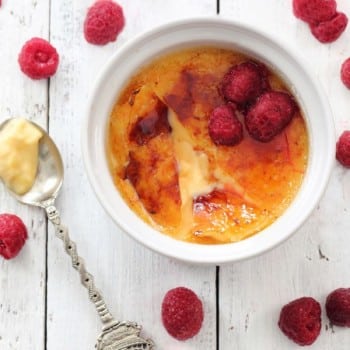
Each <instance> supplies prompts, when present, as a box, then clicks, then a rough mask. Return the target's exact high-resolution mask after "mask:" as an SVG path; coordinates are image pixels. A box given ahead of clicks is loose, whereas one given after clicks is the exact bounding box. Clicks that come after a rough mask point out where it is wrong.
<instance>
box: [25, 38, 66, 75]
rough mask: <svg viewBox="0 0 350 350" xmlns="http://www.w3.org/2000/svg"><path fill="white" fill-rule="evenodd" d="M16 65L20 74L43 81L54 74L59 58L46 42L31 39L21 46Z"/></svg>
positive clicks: (39, 39)
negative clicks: (20, 71)
mask: <svg viewBox="0 0 350 350" xmlns="http://www.w3.org/2000/svg"><path fill="white" fill-rule="evenodd" d="M18 63H19V66H20V68H21V70H22V72H23V73H24V74H26V75H27V76H28V77H30V78H32V79H44V78H49V77H51V76H52V75H54V74H55V73H56V70H57V67H58V63H59V56H58V53H57V51H56V49H55V48H54V47H53V46H52V45H51V44H50V43H49V42H48V41H46V40H44V39H41V38H32V39H30V40H28V41H27V42H26V43H25V44H24V45H23V47H22V50H21V52H20V54H19V56H18Z"/></svg>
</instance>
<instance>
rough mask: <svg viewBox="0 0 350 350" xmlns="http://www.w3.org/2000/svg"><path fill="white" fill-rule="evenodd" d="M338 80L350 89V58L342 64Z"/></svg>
mask: <svg viewBox="0 0 350 350" xmlns="http://www.w3.org/2000/svg"><path fill="white" fill-rule="evenodd" d="M340 78H341V81H342V82H343V84H344V85H345V86H346V87H347V88H348V89H350V58H348V59H346V60H345V61H344V62H343V64H342V66H341V70H340Z"/></svg>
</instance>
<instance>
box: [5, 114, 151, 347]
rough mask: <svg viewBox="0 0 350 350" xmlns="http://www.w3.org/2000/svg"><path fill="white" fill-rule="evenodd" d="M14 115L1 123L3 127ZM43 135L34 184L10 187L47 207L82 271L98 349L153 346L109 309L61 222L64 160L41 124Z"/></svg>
mask: <svg viewBox="0 0 350 350" xmlns="http://www.w3.org/2000/svg"><path fill="white" fill-rule="evenodd" d="M10 120H12V119H8V120H5V121H4V122H3V123H2V124H0V132H1V130H2V128H3V127H4V126H5V125H6V124H7V123H8V122H9V121H10ZM28 121H29V120H28ZM29 122H30V123H32V124H33V125H34V126H35V127H36V128H38V129H39V130H40V131H41V132H42V134H43V136H42V138H41V139H40V143H39V164H38V171H37V175H36V179H35V182H34V185H33V186H32V188H31V189H30V190H29V191H28V192H27V193H25V194H24V195H18V194H16V193H14V192H13V191H11V190H10V189H9V188H7V190H8V191H9V192H10V193H11V194H12V195H13V196H14V197H15V198H16V199H17V200H18V201H19V202H21V203H24V204H28V205H33V206H37V207H41V208H44V209H45V211H46V214H47V217H48V219H49V220H50V221H51V222H52V224H53V225H54V227H55V233H56V236H57V237H58V238H60V239H61V240H62V241H63V243H64V248H65V250H66V252H67V253H68V255H69V256H70V257H71V259H72V265H73V267H74V268H75V269H76V270H78V271H79V274H80V280H81V283H82V284H83V286H84V287H85V288H86V289H87V290H88V292H89V298H90V300H91V301H92V302H93V303H94V304H95V307H96V310H97V313H98V315H99V316H100V319H101V322H102V325H103V328H102V333H101V335H100V336H99V337H98V339H97V343H96V346H95V347H96V349H97V350H152V349H153V348H154V345H153V342H152V341H151V340H150V339H144V338H142V337H141V336H140V332H141V326H139V325H137V324H136V323H134V322H128V321H123V322H120V321H117V320H115V319H114V317H113V316H112V314H111V313H110V312H109V310H108V308H107V306H106V303H105V301H104V300H103V297H102V295H101V293H100V292H99V291H98V290H97V289H96V287H95V284H94V278H93V276H92V275H91V274H90V273H89V272H87V271H86V269H85V264H84V260H83V259H82V258H81V257H80V256H78V253H77V249H76V244H75V243H74V242H73V241H71V239H70V238H69V235H68V230H67V228H66V227H65V226H63V225H62V224H61V218H60V215H59V212H58V210H57V209H56V207H55V200H56V198H57V195H58V192H59V190H60V188H61V187H62V183H63V163H62V158H61V155H60V153H59V151H58V149H57V147H56V145H55V143H54V142H53V140H52V139H51V137H50V136H49V135H48V133H47V132H46V131H45V130H44V129H42V128H41V127H40V126H39V125H37V124H35V123H33V122H31V121H29Z"/></svg>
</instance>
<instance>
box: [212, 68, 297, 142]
mask: <svg viewBox="0 0 350 350" xmlns="http://www.w3.org/2000/svg"><path fill="white" fill-rule="evenodd" d="M267 76H268V71H267V69H266V68H265V67H264V66H263V65H262V64H258V63H256V62H253V61H246V62H243V63H240V64H238V65H234V66H233V67H231V68H230V69H229V70H228V72H227V73H226V74H225V76H224V77H223V80H222V82H221V86H220V87H219V91H220V92H221V95H222V97H223V98H224V100H225V101H226V103H225V104H224V105H222V106H219V107H217V108H215V109H214V110H213V111H212V113H211V115H210V118H209V123H208V132H209V136H210V137H211V139H212V141H213V142H214V143H215V144H216V145H225V146H234V145H237V144H238V143H240V142H241V141H242V139H243V126H242V123H241V121H240V120H239V119H238V117H237V111H240V112H241V114H242V115H243V116H244V123H245V127H246V130H247V132H248V133H249V135H250V136H251V137H252V138H254V139H255V140H257V141H260V142H269V141H271V140H272V139H273V138H274V137H275V136H276V135H278V134H279V133H280V132H282V130H283V129H284V128H285V127H286V126H287V125H288V124H289V123H290V121H291V120H292V118H293V116H294V114H295V112H296V111H297V104H296V103H295V101H294V100H293V98H292V97H291V96H290V95H289V94H288V93H286V92H282V91H273V90H271V88H270V86H269V82H268V79H267Z"/></svg>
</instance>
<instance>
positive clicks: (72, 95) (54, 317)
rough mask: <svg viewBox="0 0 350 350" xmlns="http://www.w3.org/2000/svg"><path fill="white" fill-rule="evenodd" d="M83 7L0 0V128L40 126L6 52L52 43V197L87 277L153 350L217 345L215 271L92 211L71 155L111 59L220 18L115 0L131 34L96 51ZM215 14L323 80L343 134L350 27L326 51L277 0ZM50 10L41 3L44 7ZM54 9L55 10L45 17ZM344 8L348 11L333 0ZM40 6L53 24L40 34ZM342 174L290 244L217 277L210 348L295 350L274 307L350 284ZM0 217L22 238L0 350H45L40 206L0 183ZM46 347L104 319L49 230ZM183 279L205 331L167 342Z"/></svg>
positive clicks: (152, 0) (3, 283) (80, 336)
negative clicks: (14, 122)
mask: <svg viewBox="0 0 350 350" xmlns="http://www.w3.org/2000/svg"><path fill="white" fill-rule="evenodd" d="M91 2H92V1H90V0H89V1H88V0H84V1H83V0H81V1H79V2H78V1H73V0H61V1H59V0H51V5H50V1H46V0H33V1H10V0H3V6H2V7H1V8H0V44H1V51H0V77H1V80H0V86H1V87H2V89H1V94H0V120H3V119H5V118H6V117H8V116H14V115H23V116H27V117H31V118H32V119H33V120H34V121H36V122H38V123H40V124H41V125H42V126H44V127H45V126H46V117H47V107H48V104H47V97H48V86H47V82H46V81H35V82H33V81H31V80H30V79H28V78H26V77H24V76H23V75H22V73H21V72H20V71H19V68H18V65H17V62H16V58H17V55H18V52H19V50H20V47H21V45H22V44H23V42H24V41H25V40H27V39H28V38H30V37H32V36H41V37H44V38H45V37H48V33H49V29H50V34H51V41H52V43H53V44H54V45H55V46H56V47H57V49H58V51H59V53H60V56H61V63H60V67H59V70H58V72H57V74H56V76H55V77H54V78H53V79H51V82H50V111H49V112H50V123H49V129H50V132H51V134H52V136H53V137H54V139H55V140H56V141H57V144H58V146H59V148H60V149H61V151H62V155H63V159H64V163H65V174H66V178H65V182H64V187H63V190H62V194H61V196H60V198H59V201H58V203H57V204H58V206H59V207H60V209H61V213H62V217H63V221H64V222H65V223H66V224H67V225H68V226H69V229H70V233H71V236H72V238H73V240H75V241H76V242H77V244H78V250H79V252H80V253H81V255H82V256H84V257H85V260H86V264H87V267H88V269H89V270H90V271H91V272H92V273H93V274H94V275H96V283H97V284H98V286H100V288H101V290H102V292H103V294H104V296H105V298H106V301H107V302H108V304H109V305H110V308H111V310H112V312H113V313H114V314H115V315H116V316H117V317H118V318H120V319H130V320H135V321H138V322H139V323H141V324H143V325H144V327H145V332H146V333H147V334H148V335H150V336H152V338H153V339H154V340H155V341H156V343H157V345H158V348H159V349H167V350H180V349H181V350H190V349H193V350H194V349H195V350H197V349H205V350H212V349H216V334H215V332H216V330H215V328H216V324H215V323H216V322H215V318H216V310H215V268H214V267H201V268H199V267H195V266H190V265H185V264H182V263H178V262H175V261H172V260H169V259H167V258H164V257H161V256H159V255H157V254H154V253H152V252H150V251H148V250H147V249H145V248H143V247H141V246H139V245H138V244H137V243H135V242H134V241H133V240H131V239H130V238H128V237H127V236H126V235H125V234H124V233H122V232H121V231H120V230H119V229H117V228H116V227H115V226H114V224H113V223H112V222H111V220H110V219H109V218H108V217H107V215H106V214H105V213H104V212H103V210H102V209H101V207H100V205H99V204H98V203H97V200H96V199H95V196H94V194H93V193H92V191H91V189H90V186H89V185H88V183H87V179H86V177H85V173H84V169H83V165H82V161H81V156H80V143H79V140H80V126H81V122H82V118H84V107H85V102H86V98H87V96H88V93H89V91H90V89H91V87H92V84H93V81H94V79H95V78H96V76H97V73H98V71H99V69H100V67H101V66H102V65H103V64H104V63H105V62H106V60H107V59H108V57H110V55H111V54H112V53H113V52H114V51H115V50H116V49H117V48H118V47H120V45H122V44H123V43H124V42H126V41H127V40H129V39H131V38H132V37H134V36H135V35H136V34H138V33H139V32H142V31H144V30H147V29H149V28H152V27H154V26H156V25H158V24H160V23H165V22H167V21H170V20H172V19H178V18H184V17H189V16H200V15H209V16H210V15H212V16H216V0H193V1H186V0H178V1H170V0H135V1H127V0H123V1H120V2H121V4H122V5H123V7H124V10H125V15H126V19H127V26H126V28H125V30H124V31H123V33H122V34H121V36H120V38H119V39H118V41H117V42H116V43H113V44H109V45H107V46H104V47H98V46H92V45H89V44H87V43H86V42H85V40H84V38H83V34H82V25H83V19H84V16H85V13H86V8H87V7H88V6H89V5H90V4H91ZM220 3H221V6H220V7H221V11H220V12H221V13H220V16H222V17H225V18H232V19H236V20H240V21H242V22H245V23H250V24H254V25H255V26H256V27H258V28H260V29H262V30H264V31H265V32H267V33H270V34H273V35H275V36H277V37H278V38H279V39H280V40H281V41H284V42H286V44H288V45H292V46H294V47H295V50H296V51H297V52H299V53H300V54H301V55H303V56H304V57H305V58H306V60H307V61H309V63H310V64H311V66H312V69H314V71H315V73H316V74H317V75H318V76H319V78H320V81H321V84H322V85H323V86H324V88H325V89H326V92H327V94H328V96H329V98H330V103H331V106H332V109H333V112H334V118H335V122H336V129H337V133H338V134H339V133H340V132H341V131H342V130H343V129H344V128H350V119H349V116H348V115H347V113H348V110H349V109H350V108H349V107H350V105H349V104H350V99H349V91H348V90H346V89H345V88H344V87H343V86H342V84H341V83H340V80H339V68H340V65H341V62H342V61H343V60H344V59H345V58H346V57H348V56H350V47H349V46H348V45H347V42H348V41H349V35H350V34H349V30H347V31H346V32H345V33H344V34H343V36H342V37H341V38H340V39H339V40H338V41H337V42H336V43H334V44H331V45H322V44H320V43H318V42H317V41H316V40H315V39H314V38H313V37H312V36H311V34H310V33H309V30H308V28H307V26H306V25H305V24H304V23H302V22H300V21H298V20H296V19H295V18H294V17H293V16H292V13H291V2H289V1H285V0H266V1H261V0H249V1H244V0H235V1H232V0H220ZM49 5H50V6H49ZM50 7H51V9H50ZM338 8H339V9H340V10H342V11H345V12H346V13H347V14H350V4H349V3H348V2H346V1H345V0H338ZM49 12H50V13H51V21H50V22H51V24H50V28H49ZM349 184H350V173H349V172H347V171H346V170H344V169H343V168H341V167H340V166H339V165H335V169H334V172H333V176H332V179H331V181H330V184H329V187H328V190H327V192H326V194H325V196H324V198H323V200H322V201H321V203H320V206H319V208H318V209H317V210H316V211H315V212H314V213H313V215H312V217H311V218H310V219H309V220H308V221H307V223H306V224H305V225H304V226H303V227H302V228H301V229H300V230H299V232H298V233H297V234H296V235H295V236H294V237H293V238H292V239H290V240H289V241H288V242H286V243H285V244H283V245H282V246H280V247H278V248H277V249H275V250H273V251H271V252H269V253H267V254H265V255H264V256H261V257H258V258H255V259H252V260H250V261H246V262H242V263H237V264H234V265H231V266H230V265H228V266H222V267H221V269H220V289H219V298H220V349H222V350H227V349H239V350H251V349H261V350H265V349H276V350H277V349H278V350H279V349H286V350H287V349H295V348H296V346H295V345H294V344H293V343H292V342H290V341H289V340H288V339H286V338H285V337H284V336H283V335H282V334H281V332H280V331H279V330H278V328H277V326H276V323H277V319H278V314H279V310H280V308H281V306H282V305H283V304H284V303H287V302H288V301H290V300H292V299H295V298H297V297H300V296H303V295H310V296H313V297H315V298H316V299H318V300H320V302H321V303H322V304H324V301H325V297H326V295H327V293H328V292H330V291H331V290H332V289H334V288H337V287H340V286H345V287H349V285H350V277H349V273H348V268H347V267H348V266H349V263H350V255H349V254H348V246H349V244H350V236H349V234H348V231H349V229H350V223H349V220H348V212H349V211H350V204H348V203H349V202H350V185H349ZM0 211H1V212H14V213H17V214H18V215H20V216H21V217H22V218H23V220H24V221H25V223H26V224H27V225H28V227H29V236H30V239H29V241H28V243H27V244H26V246H25V247H24V249H23V251H22V252H21V254H20V255H19V256H18V257H17V258H16V259H15V260H12V261H4V260H0V349H4V350H10V349H15V350H23V349H25V350H26V349H28V350H30V349H35V350H44V349H45V345H44V343H45V324H44V322H45V244H46V237H45V220H44V218H43V214H42V212H41V211H40V210H37V209H30V208H27V207H25V206H22V205H19V204H17V203H16V202H15V201H14V200H13V199H11V198H10V197H9V196H8V195H7V194H6V193H5V192H4V191H3V188H1V189H0ZM47 253H48V285H47V288H48V300H47V302H48V305H47V306H48V314H47V339H46V340H47V347H46V349H49V350H56V349H66V350H71V349H72V350H73V349H74V350H76V349H92V348H93V345H94V342H95V339H96V336H97V334H98V333H99V331H100V325H99V322H98V319H97V316H96V314H95V311H94V309H93V307H92V306H91V305H90V304H89V301H88V298H87V295H86V292H85V290H84V289H83V288H82V287H81V286H80V282H79V278H78V276H77V273H76V271H74V270H73V269H72V268H71V266H70V261H69V259H68V257H66V256H65V253H64V251H63V248H62V245H61V243H60V242H59V241H58V240H57V239H56V238H55V237H54V235H53V231H52V229H51V228H50V230H49V244H48V252H47ZM179 285H184V286H188V287H190V288H192V289H193V290H195V291H196V292H197V293H198V294H199V295H200V296H201V297H202V300H203V301H204V306H205V323H204V327H203V329H202V331H201V333H200V334H199V335H198V336H197V337H196V338H194V339H193V340H191V341H189V342H177V341H175V340H173V339H172V338H171V337H170V336H168V335H167V334H166V332H165V330H164V328H163V326H162V324H161V321H160V303H161V300H162V297H163V295H164V294H165V292H166V291H167V290H168V289H170V288H172V287H176V286H179ZM349 345H350V332H349V330H348V329H340V328H337V327H334V328H333V329H331V328H329V325H328V322H327V318H326V317H325V316H324V319H323V329H322V334H321V336H320V338H319V339H318V341H317V342H316V343H315V345H313V346H311V347H310V349H322V350H331V349H337V350H345V349H348V348H349Z"/></svg>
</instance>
